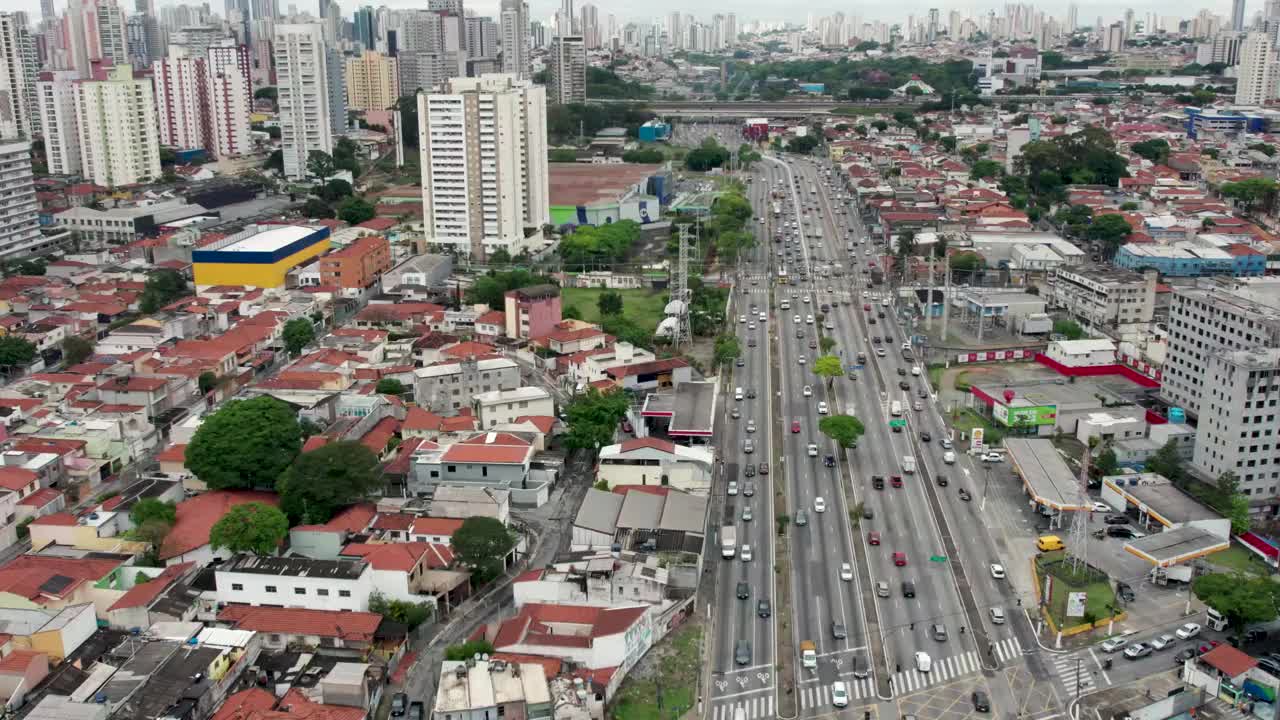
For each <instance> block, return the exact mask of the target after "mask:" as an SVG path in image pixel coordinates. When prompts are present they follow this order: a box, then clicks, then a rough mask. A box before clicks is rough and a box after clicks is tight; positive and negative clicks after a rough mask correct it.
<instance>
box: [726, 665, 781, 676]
mask: <svg viewBox="0 0 1280 720" xmlns="http://www.w3.org/2000/svg"><path fill="white" fill-rule="evenodd" d="M772 667H773V664H772V663H761V664H760V665H752V666H751V667H744V668H735V669H733V670H725V671H724V672H723V673H721V675H733V674H734V673H744V672H751V671H753V670H759V669H760V668H772Z"/></svg>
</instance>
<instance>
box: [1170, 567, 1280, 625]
mask: <svg viewBox="0 0 1280 720" xmlns="http://www.w3.org/2000/svg"><path fill="white" fill-rule="evenodd" d="M1191 592H1193V593H1195V595H1196V597H1197V598H1199V599H1200V601H1201V602H1203V603H1204V604H1206V605H1208V606H1209V607H1211V608H1213V609H1214V610H1217V611H1218V612H1220V613H1222V614H1223V615H1224V616H1226V618H1227V622H1228V623H1230V625H1231V627H1232V628H1233V629H1235V630H1241V629H1244V628H1245V627H1246V626H1248V625H1250V624H1252V623H1260V622H1267V621H1269V620H1273V619H1274V618H1275V617H1276V602H1277V599H1278V598H1280V585H1277V584H1276V583H1274V582H1272V581H1271V579H1270V578H1267V577H1262V576H1255V575H1246V574H1244V573H1209V574H1206V575H1201V576H1200V577H1198V578H1196V579H1195V580H1193V581H1192V582H1191Z"/></svg>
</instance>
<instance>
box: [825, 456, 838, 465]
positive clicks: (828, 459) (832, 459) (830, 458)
mask: <svg viewBox="0 0 1280 720" xmlns="http://www.w3.org/2000/svg"><path fill="white" fill-rule="evenodd" d="M822 464H823V465H825V466H827V467H835V466H836V456H835V455H823V456H822Z"/></svg>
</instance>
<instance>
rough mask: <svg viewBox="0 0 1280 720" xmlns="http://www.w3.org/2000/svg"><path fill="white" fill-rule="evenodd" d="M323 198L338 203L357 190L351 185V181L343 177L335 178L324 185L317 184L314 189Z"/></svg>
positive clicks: (328, 201)
mask: <svg viewBox="0 0 1280 720" xmlns="http://www.w3.org/2000/svg"><path fill="white" fill-rule="evenodd" d="M312 192H313V193H315V194H316V196H318V197H319V198H320V199H321V200H324V201H325V202H327V203H330V204H332V203H336V202H338V201H339V200H341V199H342V198H344V197H347V196H349V195H351V194H352V193H354V192H355V190H354V189H353V188H352V187H351V183H349V182H347V181H346V180H343V179H342V178H334V179H332V180H330V181H329V182H327V183H325V184H323V185H317V186H315V188H314V189H313V190H312Z"/></svg>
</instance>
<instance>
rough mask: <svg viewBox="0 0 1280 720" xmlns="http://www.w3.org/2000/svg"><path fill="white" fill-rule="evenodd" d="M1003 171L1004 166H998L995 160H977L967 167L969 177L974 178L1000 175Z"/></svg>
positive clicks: (979, 178) (980, 178)
mask: <svg viewBox="0 0 1280 720" xmlns="http://www.w3.org/2000/svg"><path fill="white" fill-rule="evenodd" d="M1002 172H1004V168H1002V167H1000V163H998V162H996V161H995V160H979V161H977V162H975V163H974V164H973V167H971V168H969V177H970V178H972V179H974V180H982V179H984V178H993V177H1000V174H1001V173H1002Z"/></svg>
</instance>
